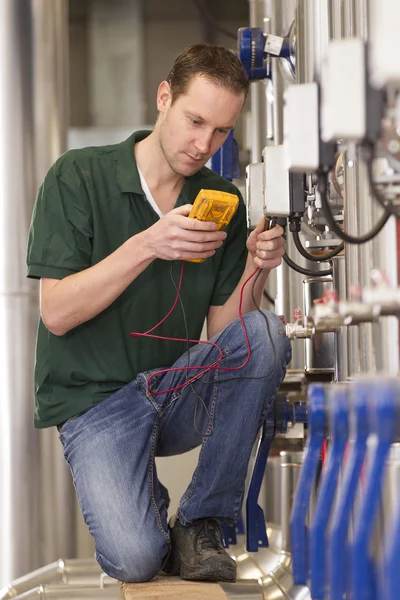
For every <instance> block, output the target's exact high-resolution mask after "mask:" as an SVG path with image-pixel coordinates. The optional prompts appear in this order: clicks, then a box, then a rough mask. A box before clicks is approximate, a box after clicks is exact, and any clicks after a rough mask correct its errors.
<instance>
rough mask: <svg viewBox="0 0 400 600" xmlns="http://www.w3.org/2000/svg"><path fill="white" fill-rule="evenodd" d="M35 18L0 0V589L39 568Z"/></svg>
mask: <svg viewBox="0 0 400 600" xmlns="http://www.w3.org/2000/svg"><path fill="white" fill-rule="evenodd" d="M31 41H32V16H31V10H30V3H29V2H26V0H2V2H0V200H1V201H0V245H1V248H0V361H1V365H2V392H1V403H0V588H1V587H2V585H5V584H6V583H8V582H9V581H10V580H12V579H14V578H15V577H16V576H19V575H22V574H23V573H24V572H27V571H30V570H32V569H33V568H35V567H36V566H38V557H37V554H36V548H35V545H36V541H37V534H38V530H37V528H36V525H37V519H36V502H35V491H36V485H37V484H36V478H37V471H38V469H37V436H36V435H35V432H34V431H33V427H32V419H33V411H32V403H33V400H32V396H33V384H32V378H31V373H32V372H33V356H34V339H35V331H36V324H37V293H36V286H35V285H34V284H33V283H32V282H30V281H28V280H27V279H26V277H25V247H26V239H27V234H28V228H29V221H30V215H31V211H32V206H33V200H34V196H35V184H34V179H33V158H34V154H33V152H34V150H33V113H32V103H31V99H32V81H33V77H32V43H31Z"/></svg>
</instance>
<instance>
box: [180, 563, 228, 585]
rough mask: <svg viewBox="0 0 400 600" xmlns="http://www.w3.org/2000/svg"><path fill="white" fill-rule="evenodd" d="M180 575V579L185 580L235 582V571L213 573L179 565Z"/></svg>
mask: <svg viewBox="0 0 400 600" xmlns="http://www.w3.org/2000/svg"><path fill="white" fill-rule="evenodd" d="M180 576H181V579H185V580H187V581H214V582H219V581H221V582H226V583H235V581H236V573H231V574H230V573H229V572H228V573H225V574H222V573H218V574H216V573H213V572H212V571H204V570H203V571H202V570H199V569H190V568H187V567H185V566H184V565H181V568H180Z"/></svg>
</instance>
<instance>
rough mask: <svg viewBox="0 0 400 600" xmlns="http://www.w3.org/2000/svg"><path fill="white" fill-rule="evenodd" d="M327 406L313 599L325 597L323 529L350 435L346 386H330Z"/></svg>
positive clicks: (314, 529)
mask: <svg viewBox="0 0 400 600" xmlns="http://www.w3.org/2000/svg"><path fill="white" fill-rule="evenodd" d="M330 406H331V411H332V423H331V435H332V443H331V446H330V450H329V454H328V458H327V461H326V464H325V468H324V471H323V474H322V478H321V482H320V484H319V486H320V487H319V493H318V499H317V504H316V507H315V513H314V519H313V522H312V524H311V527H310V571H311V581H310V591H311V597H312V599H313V600H324V598H325V582H326V576H325V572H326V570H325V532H326V529H327V527H328V521H329V516H330V513H331V508H332V505H333V501H334V498H335V492H336V488H337V481H338V477H339V472H340V467H341V466H342V462H343V457H344V452H345V449H346V444H347V440H348V437H349V426H348V421H349V419H348V413H349V403H348V399H347V392H346V388H345V386H342V385H338V386H334V387H333V388H332V390H331V392H330Z"/></svg>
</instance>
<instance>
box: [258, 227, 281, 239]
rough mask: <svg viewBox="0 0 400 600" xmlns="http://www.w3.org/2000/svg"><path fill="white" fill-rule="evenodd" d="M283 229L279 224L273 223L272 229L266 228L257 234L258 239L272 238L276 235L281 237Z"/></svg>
mask: <svg viewBox="0 0 400 600" xmlns="http://www.w3.org/2000/svg"><path fill="white" fill-rule="evenodd" d="M283 233H284V231H283V229H282V227H281V226H280V225H275V227H273V228H272V229H268V230H266V231H262V232H261V233H259V234H258V238H257V239H259V240H264V241H266V240H273V239H275V238H278V237H282V235H283Z"/></svg>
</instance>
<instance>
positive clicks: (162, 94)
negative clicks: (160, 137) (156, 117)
mask: <svg viewBox="0 0 400 600" xmlns="http://www.w3.org/2000/svg"><path fill="white" fill-rule="evenodd" d="M171 102H172V91H171V86H170V85H169V83H168V81H162V82H161V83H160V85H159V86H158V91H157V110H158V112H159V113H163V112H165V110H166V109H167V108H168V107H169V106H170V105H171Z"/></svg>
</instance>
